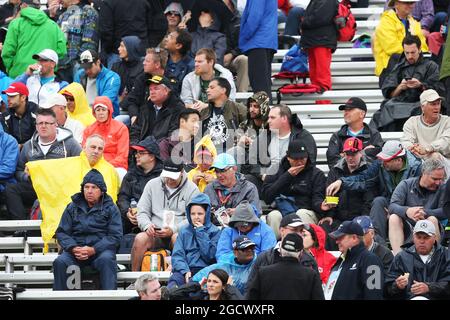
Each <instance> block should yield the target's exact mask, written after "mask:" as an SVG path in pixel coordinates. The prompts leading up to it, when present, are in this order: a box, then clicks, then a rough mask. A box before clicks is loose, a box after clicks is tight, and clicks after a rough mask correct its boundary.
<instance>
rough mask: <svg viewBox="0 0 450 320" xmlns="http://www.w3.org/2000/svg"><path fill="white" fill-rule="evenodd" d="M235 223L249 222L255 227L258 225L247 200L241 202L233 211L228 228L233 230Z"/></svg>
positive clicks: (257, 220)
mask: <svg viewBox="0 0 450 320" xmlns="http://www.w3.org/2000/svg"><path fill="white" fill-rule="evenodd" d="M236 222H249V223H254V224H256V225H258V224H259V219H258V217H257V216H256V215H255V210H253V208H252V205H251V204H250V202H248V201H247V200H244V201H242V202H241V203H240V204H239V205H238V206H237V207H236V210H235V211H234V214H233V215H232V216H231V219H230V223H229V224H228V226H229V227H230V228H234V225H235V224H236Z"/></svg>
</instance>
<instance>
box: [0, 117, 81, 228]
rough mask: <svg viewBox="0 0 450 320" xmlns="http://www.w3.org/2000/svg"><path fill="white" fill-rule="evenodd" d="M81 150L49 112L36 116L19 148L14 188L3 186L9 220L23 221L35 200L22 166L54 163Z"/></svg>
mask: <svg viewBox="0 0 450 320" xmlns="http://www.w3.org/2000/svg"><path fill="white" fill-rule="evenodd" d="M80 152H81V147H80V144H79V143H78V142H76V140H75V139H74V138H73V137H72V133H71V132H70V131H69V130H67V129H64V128H58V127H57V123H56V115H55V113H54V112H53V111H52V110H49V109H38V110H37V112H36V132H35V133H34V134H33V136H32V137H31V139H30V140H28V141H27V142H26V143H25V144H24V145H23V147H22V150H21V152H20V156H19V162H18V163H17V168H16V179H17V181H18V183H17V184H10V185H7V187H6V191H5V196H6V205H7V207H8V212H9V214H10V217H11V218H12V219H14V220H27V219H28V211H27V210H26V208H25V206H28V207H31V205H32V204H33V202H34V201H35V200H36V198H37V196H36V193H35V192H34V190H33V185H32V184H31V181H30V176H29V173H28V169H27V168H26V164H27V162H28V161H35V160H44V159H57V158H66V157H74V156H78V155H79V154H80Z"/></svg>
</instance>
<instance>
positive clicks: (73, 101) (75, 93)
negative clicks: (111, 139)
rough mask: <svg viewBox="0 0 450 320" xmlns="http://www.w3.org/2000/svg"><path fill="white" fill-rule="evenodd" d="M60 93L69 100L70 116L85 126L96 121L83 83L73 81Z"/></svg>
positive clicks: (68, 111)
mask: <svg viewBox="0 0 450 320" xmlns="http://www.w3.org/2000/svg"><path fill="white" fill-rule="evenodd" d="M60 93H61V94H62V95H63V96H64V97H65V98H66V100H67V113H68V115H69V117H70V118H72V119H75V120H78V121H80V122H81V123H82V124H83V126H84V127H85V128H86V127H87V126H90V125H91V124H93V123H94V122H95V121H96V119H95V117H94V115H93V114H92V109H91V107H90V106H89V103H88V101H87V98H86V92H84V89H83V87H82V86H81V84H79V83H76V82H72V83H71V84H69V85H68V86H67V87H65V88H64V89H63V90H61V91H60Z"/></svg>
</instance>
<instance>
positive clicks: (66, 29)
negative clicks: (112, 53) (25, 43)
mask: <svg viewBox="0 0 450 320" xmlns="http://www.w3.org/2000/svg"><path fill="white" fill-rule="evenodd" d="M61 4H62V7H63V8H64V10H65V11H64V12H63V13H62V14H61V15H60V16H59V18H58V25H59V27H60V28H61V30H62V32H63V33H64V35H65V37H66V41H67V55H66V56H65V57H64V58H63V59H61V61H60V63H59V67H58V75H59V76H60V77H61V78H62V79H63V80H65V81H67V82H69V83H71V82H72V81H73V75H74V73H75V72H76V71H78V68H79V65H78V57H79V56H80V54H81V53H82V52H83V51H85V50H88V49H91V50H92V51H98V41H99V33H98V12H97V10H95V9H94V7H92V6H90V5H89V4H83V3H82V2H81V1H80V0H64V1H61Z"/></svg>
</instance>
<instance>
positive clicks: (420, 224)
mask: <svg viewBox="0 0 450 320" xmlns="http://www.w3.org/2000/svg"><path fill="white" fill-rule="evenodd" d="M418 232H423V233H426V234H427V235H429V236H434V235H435V234H436V228H435V227H434V224H433V222H431V221H429V220H419V221H417V222H416V225H415V226H414V231H413V233H414V234H416V233H418Z"/></svg>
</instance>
